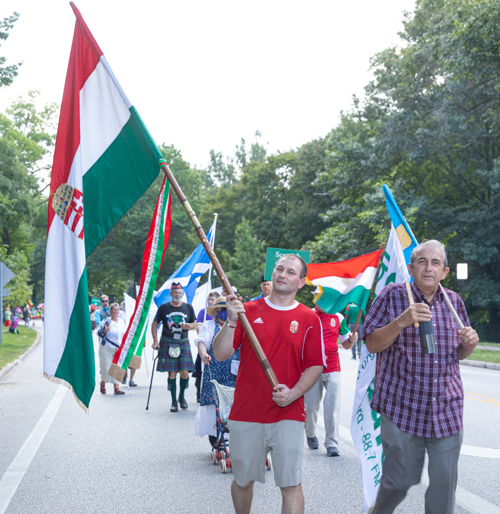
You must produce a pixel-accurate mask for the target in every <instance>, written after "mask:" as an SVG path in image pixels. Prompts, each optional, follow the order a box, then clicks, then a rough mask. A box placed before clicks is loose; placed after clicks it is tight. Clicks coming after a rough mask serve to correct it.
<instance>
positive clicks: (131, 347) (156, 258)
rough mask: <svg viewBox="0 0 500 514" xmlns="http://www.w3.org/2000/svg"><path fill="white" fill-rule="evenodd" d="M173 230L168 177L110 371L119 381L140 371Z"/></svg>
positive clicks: (158, 202)
mask: <svg viewBox="0 0 500 514" xmlns="http://www.w3.org/2000/svg"><path fill="white" fill-rule="evenodd" d="M170 227H171V218H170V187H169V183H168V181H167V178H166V177H164V178H163V184H162V186H161V189H160V194H159V196H158V201H157V202H156V209H155V212H154V215H153V220H152V222H151V226H150V227H149V233H148V239H147V241H146V248H145V249H144V257H143V259H142V274H141V286H140V288H139V294H138V295H137V299H136V302H135V309H134V314H133V315H132V317H131V318H130V321H129V325H128V327H127V331H126V332H125V334H124V336H123V340H122V343H121V345H120V348H118V350H116V352H115V356H114V358H113V364H111V367H110V368H109V371H108V373H109V375H111V376H113V377H115V378H116V379H117V380H119V381H120V382H121V381H122V380H123V377H124V376H125V373H126V372H127V368H129V367H130V368H134V369H138V368H139V367H140V365H141V355H142V348H143V346H144V341H145V338H146V330H147V328H148V314H149V307H150V305H151V300H152V299H153V294H154V289H155V285H156V279H157V278H158V275H159V274H160V269H161V264H162V262H163V257H164V255H165V250H166V249H167V244H168V239H169V237H170Z"/></svg>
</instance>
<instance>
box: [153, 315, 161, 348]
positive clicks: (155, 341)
mask: <svg viewBox="0 0 500 514" xmlns="http://www.w3.org/2000/svg"><path fill="white" fill-rule="evenodd" d="M151 335H152V336H153V344H152V345H151V347H152V348H153V350H158V348H159V347H160V345H159V344H158V322H157V321H156V320H155V321H153V323H152V325H151Z"/></svg>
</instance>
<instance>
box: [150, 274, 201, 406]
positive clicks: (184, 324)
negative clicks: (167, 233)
mask: <svg viewBox="0 0 500 514" xmlns="http://www.w3.org/2000/svg"><path fill="white" fill-rule="evenodd" d="M183 295H184V290H183V289H182V285H181V284H180V283H179V282H173V283H172V285H171V286H170V296H171V297H172V300H171V301H170V302H167V303H164V304H163V305H160V307H159V308H158V312H157V313H156V317H155V319H154V321H153V325H152V326H151V333H152V334H153V345H152V346H153V349H155V350H157V349H159V350H158V364H157V367H156V370H157V371H160V372H165V371H167V372H168V374H169V378H168V390H169V391H170V394H171V395H172V407H171V408H170V412H177V411H178V410H179V407H178V405H179V404H180V406H181V409H187V408H188V404H187V402H186V399H185V398H184V391H185V390H186V389H187V387H188V384H189V375H188V373H189V372H190V371H193V369H194V364H193V357H192V356H191V348H190V345H189V338H188V331H189V330H190V329H192V328H194V327H195V321H196V316H195V315H194V309H193V306H192V305H191V304H189V303H184V302H183V301H182V296H183ZM160 323H162V324H163V329H162V334H161V338H160V341H159V342H158V325H159V324H160ZM177 373H180V375H181V378H180V389H179V398H178V402H177V378H176V377H177Z"/></svg>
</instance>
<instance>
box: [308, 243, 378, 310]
mask: <svg viewBox="0 0 500 514" xmlns="http://www.w3.org/2000/svg"><path fill="white" fill-rule="evenodd" d="M382 251H383V250H377V251H376V252H372V253H368V254H366V255H361V256H360V257H355V258H354V259H349V260H347V261H339V262H325V263H322V264H308V265H307V270H308V271H307V283H308V284H309V285H315V286H318V287H319V288H320V292H319V293H318V294H317V295H316V296H315V297H314V302H315V303H316V305H318V306H319V307H321V308H322V309H323V310H324V311H325V312H327V313H329V314H336V313H337V312H340V311H341V310H343V309H344V308H345V307H347V305H349V304H350V303H355V304H356V305H358V306H359V307H360V308H361V309H364V308H365V307H366V303H367V302H368V296H369V295H370V289H371V288H372V285H373V282H374V280H375V275H376V273H377V267H378V263H379V261H380V257H381V255H382Z"/></svg>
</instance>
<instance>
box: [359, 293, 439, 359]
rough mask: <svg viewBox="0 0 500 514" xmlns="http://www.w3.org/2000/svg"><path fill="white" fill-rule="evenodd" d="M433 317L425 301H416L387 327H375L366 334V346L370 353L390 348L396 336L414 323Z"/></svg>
mask: <svg viewBox="0 0 500 514" xmlns="http://www.w3.org/2000/svg"><path fill="white" fill-rule="evenodd" d="M431 319H432V316H431V310H430V309H429V307H428V306H427V305H426V304H425V303H414V304H413V305H410V307H408V309H406V310H405V311H404V312H403V313H402V314H400V315H399V316H398V317H397V318H396V319H395V320H394V321H391V322H390V323H389V324H388V325H386V326H385V327H380V328H377V329H375V330H374V331H373V332H372V333H371V334H369V335H367V336H366V348H367V350H368V351H369V352H370V353H379V352H382V351H384V350H385V349H386V348H389V346H391V344H392V343H393V342H394V340H395V339H396V337H398V335H399V334H400V333H401V332H402V331H403V330H404V329H405V328H406V327H409V326H410V325H412V324H413V323H415V322H416V321H417V322H421V321H430V320H431Z"/></svg>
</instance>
